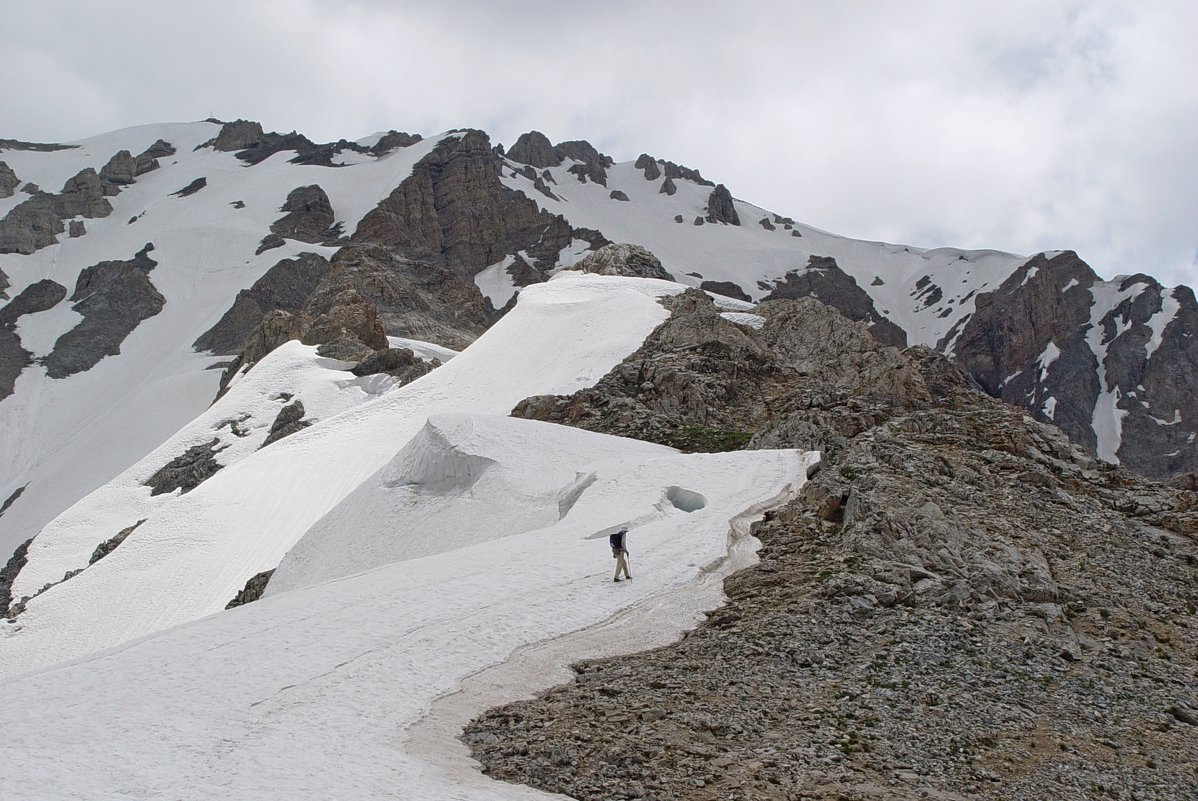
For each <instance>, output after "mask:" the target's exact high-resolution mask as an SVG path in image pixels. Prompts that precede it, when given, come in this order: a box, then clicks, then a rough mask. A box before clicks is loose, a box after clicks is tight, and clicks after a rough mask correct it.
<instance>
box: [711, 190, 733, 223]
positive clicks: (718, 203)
mask: <svg viewBox="0 0 1198 801" xmlns="http://www.w3.org/2000/svg"><path fill="white" fill-rule="evenodd" d="M707 222H709V223H724V224H725V225H740V215H738V214H737V213H736V206H734V205H733V204H732V195H731V194H730V193H729V192H728V189H727V187H725V186H724V185H723V184H719V185H717V186H716V188H715V189H713V190H711V196H710V197H708V198H707Z"/></svg>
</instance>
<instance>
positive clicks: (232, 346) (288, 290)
mask: <svg viewBox="0 0 1198 801" xmlns="http://www.w3.org/2000/svg"><path fill="white" fill-rule="evenodd" d="M329 269H330V265H329V262H328V261H326V260H325V259H324V257H322V256H319V255H317V254H315V253H301V254H299V255H298V256H296V257H295V258H294V259H283V260H282V261H280V262H278V263H277V264H275V266H274V267H271V268H270V269H269V270H267V271H266V273H265V274H264V275H263V276H262V277H261V278H259V279H258V280H257V281H255V282H254V285H253V286H251V287H250V288H249V289H243V290H242V291H240V292H238V293H237V299H236V300H235V301H233V306H232V307H231V308H230V309H229V310H228V311H227V312H225V315H224V316H223V317H221V319H220V321H219V322H218V323H217V324H216V325H214V326H213V327H212V328H210V329H208V331H206V332H204V334H203V335H201V336H200V338H199V339H197V340H196V341H195V343H194V345H193V347H194V348H195V349H196V350H208V351H212V352H213V353H220V354H235V353H238V352H240V351H241V349H242V347H244V345H245V342H246V339H247V338H248V337H249V335H250V333H251V332H253V330H254V329H255V328H257V326H258V325H259V323H261V322H262V319H263V318H264V317H265V316H266V314H267V313H268V312H270V311H272V310H275V309H278V310H281V311H285V312H291V313H294V312H298V311H299V310H300V309H302V308H303V307H304V304H305V303H307V302H308V298H309V297H311V295H312V292H313V291H314V290H315V289H316V287H317V285H319V283H320V281H321V279H323V278H324V277H325V276H326V275H328V272H329Z"/></svg>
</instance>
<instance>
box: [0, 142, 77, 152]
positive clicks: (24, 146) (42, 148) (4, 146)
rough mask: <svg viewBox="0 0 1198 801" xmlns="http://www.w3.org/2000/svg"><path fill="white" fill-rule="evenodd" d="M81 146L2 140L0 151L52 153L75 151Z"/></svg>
mask: <svg viewBox="0 0 1198 801" xmlns="http://www.w3.org/2000/svg"><path fill="white" fill-rule="evenodd" d="M77 147H79V145H60V144H57V143H54V142H22V141H20V140H19V139H0V150H33V151H36V152H39V153H52V152H54V151H56V150H74V149H75V148H77Z"/></svg>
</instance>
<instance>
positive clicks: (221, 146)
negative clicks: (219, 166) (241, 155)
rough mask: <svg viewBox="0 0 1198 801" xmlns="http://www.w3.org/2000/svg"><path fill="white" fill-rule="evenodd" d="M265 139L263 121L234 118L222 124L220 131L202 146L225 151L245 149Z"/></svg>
mask: <svg viewBox="0 0 1198 801" xmlns="http://www.w3.org/2000/svg"><path fill="white" fill-rule="evenodd" d="M262 139H263V132H262V123H260V122H254V121H253V120H234V121H233V122H226V123H225V124H224V125H222V126H221V129H220V133H219V134H217V135H216V136H215V137H214V138H212V139H209V140H208V141H207V142H205V143H204V144H202V145H200V147H211V148H212V149H214V150H220V151H222V152H225V153H232V152H235V151H238V150H245V149H246V148H248V147H253V146H254V145H256V144H258V143H260V142H261V141H262Z"/></svg>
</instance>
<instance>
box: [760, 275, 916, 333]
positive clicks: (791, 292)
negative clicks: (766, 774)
mask: <svg viewBox="0 0 1198 801" xmlns="http://www.w3.org/2000/svg"><path fill="white" fill-rule="evenodd" d="M806 297H811V298H816V299H817V300H820V301H822V302H823V303H826V304H828V305H829V306H831V307H832V308H834V309H836V310H837V311H839V312H840V313H841V314H843V315H844V316H845V317H848V318H849V319H850V320H864V321H866V322H867V323H868V324H869V332H870V333H871V334H873V336H874V338H875V339H877V340H878V341H879V342H881V343H883V344H885V345H891V346H893V347H896V348H905V347H906V346H907V335H906V334H905V333H904V332H903V329H901V328H899V327H898V326H897V325H895V324H894V323H892V322H891V321H890V320H888V319H886V318H885V317H883V316H882V315H881V313H879V312H878V310H877V308H876V307H875V306H874V302H873V299H872V298H871V297H870V296H869V293H868V292H866V291H865V290H864V289H862V288H861V287H860V286H858V285H857V281H856V280H855V279H854V278H853V277H852V276H851V275H849V274H848V273H846V272H845V271H844V270H841V269H840V266H839V265H837V264H836V260H835V259H833V258H831V257H828V256H811V257H810V258H809V259H808V260H807V266H806V267H805V268H803V269H799V270H791V271H790V272H788V273H787V274H786V276H785V277H784V278H783V280H782V281H780V282H775V283H774V286H773V291H772V292H770V294H769V295H767V296H766V300H777V299H781V298H806Z"/></svg>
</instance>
